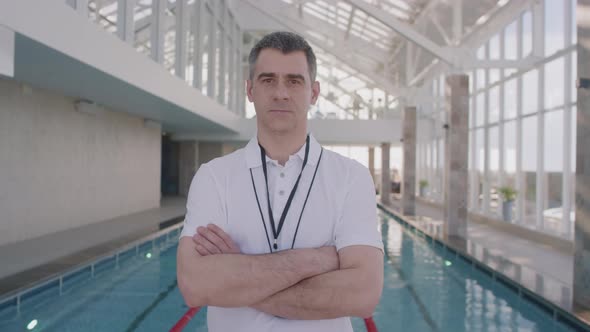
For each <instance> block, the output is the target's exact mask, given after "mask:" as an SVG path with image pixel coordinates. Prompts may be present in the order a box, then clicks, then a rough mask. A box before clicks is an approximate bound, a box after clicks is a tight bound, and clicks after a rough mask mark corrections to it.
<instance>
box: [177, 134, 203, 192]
mask: <svg viewBox="0 0 590 332" xmlns="http://www.w3.org/2000/svg"><path fill="white" fill-rule="evenodd" d="M179 159H180V160H179V163H178V168H179V169H178V194H179V195H180V196H184V197H186V196H188V190H189V188H190V185H191V181H192V180H193V176H194V175H195V173H196V172H197V169H198V167H199V143H198V142H196V141H182V142H180V153H179Z"/></svg>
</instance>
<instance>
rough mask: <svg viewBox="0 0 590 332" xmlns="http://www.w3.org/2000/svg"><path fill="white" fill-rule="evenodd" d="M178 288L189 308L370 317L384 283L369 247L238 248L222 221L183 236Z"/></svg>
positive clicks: (377, 256) (379, 261)
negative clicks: (268, 250)
mask: <svg viewBox="0 0 590 332" xmlns="http://www.w3.org/2000/svg"><path fill="white" fill-rule="evenodd" d="M177 255H178V256H177V262H178V265H177V275H178V285H179V288H180V291H181V293H182V295H183V297H184V299H185V302H186V303H187V305H189V306H191V307H197V306H204V305H212V306H218V307H245V306H248V307H253V308H256V309H258V310H260V311H263V312H266V313H268V314H272V315H275V316H279V317H283V318H287V319H304V320H311V319H330V318H337V317H344V316H358V317H363V318H364V317H369V316H371V315H372V314H373V310H374V309H375V306H376V305H377V303H378V302H379V298H380V296H381V290H382V287H383V256H382V255H383V253H382V251H381V250H380V249H378V248H375V247H370V246H348V247H345V248H342V249H341V250H340V251H338V252H336V249H335V248H334V247H322V248H310V249H293V250H285V251H281V252H278V253H273V254H265V255H245V254H241V253H240V251H239V248H238V247H237V246H236V245H235V243H234V242H233V241H232V239H231V238H230V237H229V236H228V235H227V234H226V233H225V232H224V231H223V230H222V229H221V228H219V227H217V226H215V225H208V226H207V227H199V229H198V232H197V234H196V235H195V236H193V238H190V237H183V238H181V239H180V244H179V246H178V254H177Z"/></svg>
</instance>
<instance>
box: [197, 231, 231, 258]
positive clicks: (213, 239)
mask: <svg viewBox="0 0 590 332" xmlns="http://www.w3.org/2000/svg"><path fill="white" fill-rule="evenodd" d="M197 233H199V235H201V236H202V237H204V238H206V239H207V240H208V241H209V242H210V243H211V244H213V245H214V246H216V247H217V249H219V251H221V252H222V253H226V252H228V251H230V249H231V248H230V247H229V246H228V245H227V244H226V243H225V241H223V239H222V238H220V237H219V236H217V234H215V232H213V231H211V230H210V229H208V228H205V227H199V228H197Z"/></svg>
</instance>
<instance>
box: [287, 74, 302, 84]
mask: <svg viewBox="0 0 590 332" xmlns="http://www.w3.org/2000/svg"><path fill="white" fill-rule="evenodd" d="M287 78H288V79H291V80H292V79H298V80H302V81H304V82H305V77H304V76H303V75H301V74H287Z"/></svg>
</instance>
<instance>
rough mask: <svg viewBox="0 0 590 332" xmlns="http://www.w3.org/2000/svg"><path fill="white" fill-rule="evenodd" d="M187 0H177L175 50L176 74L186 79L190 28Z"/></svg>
mask: <svg viewBox="0 0 590 332" xmlns="http://www.w3.org/2000/svg"><path fill="white" fill-rule="evenodd" d="M188 14H189V13H188V3H187V0H176V38H175V41H176V49H175V51H174V56H175V58H176V59H175V61H174V67H175V68H174V74H175V75H176V76H178V77H180V78H182V79H183V80H184V79H186V65H187V58H188V50H187V47H188V45H187V39H188V30H189V15H188Z"/></svg>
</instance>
